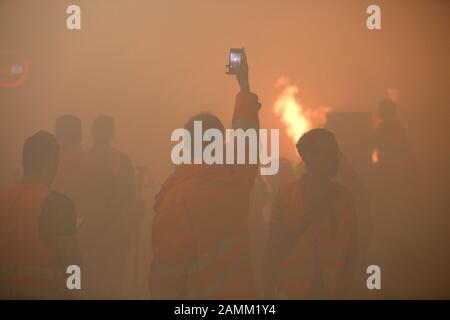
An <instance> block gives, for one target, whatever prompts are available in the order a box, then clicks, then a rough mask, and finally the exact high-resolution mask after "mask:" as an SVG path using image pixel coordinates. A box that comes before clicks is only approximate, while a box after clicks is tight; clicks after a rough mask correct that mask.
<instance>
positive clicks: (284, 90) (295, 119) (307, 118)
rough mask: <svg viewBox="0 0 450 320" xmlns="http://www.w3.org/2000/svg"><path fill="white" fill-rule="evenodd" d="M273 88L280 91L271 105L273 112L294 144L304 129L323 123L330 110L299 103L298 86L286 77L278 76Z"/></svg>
mask: <svg viewBox="0 0 450 320" xmlns="http://www.w3.org/2000/svg"><path fill="white" fill-rule="evenodd" d="M275 88H277V89H279V90H281V93H280V95H279V96H278V98H277V100H276V101H275V104H274V105H273V112H274V113H275V115H277V116H278V117H279V118H280V120H281V122H282V123H283V125H284V127H285V129H286V133H287V135H288V136H289V138H290V139H291V140H292V142H293V144H294V146H295V144H296V143H297V141H298V139H299V138H300V137H301V136H302V135H303V134H304V133H305V132H306V131H308V130H311V129H313V128H317V127H321V126H323V125H324V124H325V122H326V115H327V112H329V111H330V110H331V109H330V108H329V107H324V106H319V107H314V108H310V107H306V106H305V105H303V104H301V103H300V102H299V101H298V100H297V95H298V91H299V90H298V87H297V86H296V85H293V84H291V83H290V81H289V79H288V78H286V77H280V78H279V79H278V80H277V81H276V82H275Z"/></svg>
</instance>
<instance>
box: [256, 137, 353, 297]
mask: <svg viewBox="0 0 450 320" xmlns="http://www.w3.org/2000/svg"><path fill="white" fill-rule="evenodd" d="M297 150H298V152H299V154H300V156H301V157H302V159H303V161H304V162H305V165H306V169H307V171H306V173H305V174H304V175H303V176H302V177H301V178H300V179H298V180H297V181H294V182H292V183H289V184H287V185H285V186H284V187H281V188H280V190H279V192H278V194H277V196H276V198H275V200H274V203H273V208H272V215H271V218H270V222H269V236H268V240H267V247H266V254H265V263H264V279H265V285H264V286H265V296H266V297H267V298H271V299H273V298H281V299H319V298H322V299H323V298H340V297H343V296H344V294H345V291H346V287H347V286H348V284H349V283H350V281H351V274H352V268H353V267H354V264H355V261H356V260H355V255H356V250H355V249H356V235H355V214H354V209H353V200H352V196H351V194H350V193H349V191H348V190H347V189H345V188H344V187H342V186H340V185H339V184H337V183H336V182H334V181H333V177H334V176H335V175H336V172H337V168H338V164H339V154H340V152H339V148H338V145H337V142H336V139H335V137H334V135H333V133H331V132H330V131H328V130H326V129H313V130H311V131H308V132H307V133H305V134H304V135H303V136H302V137H301V138H300V139H299V141H298V143H297Z"/></svg>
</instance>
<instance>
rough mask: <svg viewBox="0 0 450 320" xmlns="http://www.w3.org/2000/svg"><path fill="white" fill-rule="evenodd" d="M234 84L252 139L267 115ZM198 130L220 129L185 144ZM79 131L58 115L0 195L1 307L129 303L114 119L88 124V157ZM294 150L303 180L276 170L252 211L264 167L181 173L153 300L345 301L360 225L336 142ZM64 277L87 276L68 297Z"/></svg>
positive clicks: (131, 216)
mask: <svg viewBox="0 0 450 320" xmlns="http://www.w3.org/2000/svg"><path fill="white" fill-rule="evenodd" d="M236 77H237V80H238V84H239V86H240V92H239V93H238V94H237V96H236V102H235V106H234V112H233V117H232V127H233V128H234V129H238V128H241V129H244V130H246V129H249V128H255V129H258V128H259V117H258V113H259V109H260V107H261V104H260V103H259V101H258V97H257V95H256V94H254V93H252V92H251V90H250V84H249V77H248V65H247V59H244V62H243V65H242V67H241V68H240V69H239V70H237V75H236ZM388 108H389V107H388ZM194 121H202V125H203V128H204V130H207V129H211V128H214V129H217V130H220V131H221V132H222V133H223V132H224V130H225V126H224V125H223V124H222V122H221V121H220V120H219V119H218V118H217V117H216V116H214V115H213V114H209V113H201V114H198V115H196V116H194V117H192V118H191V119H189V120H188V122H187V123H186V125H185V128H186V129H187V130H190V131H192V132H191V134H194V132H193V127H194V126H193V123H194ZM81 132H82V131H81V122H80V120H79V119H78V118H77V117H75V116H71V115H65V116H62V117H60V118H58V119H57V121H56V125H55V134H54V135H53V134H51V133H48V132H44V131H39V132H37V133H36V134H34V135H32V136H31V137H29V138H28V139H27V140H26V142H25V144H24V147H23V158H22V159H23V169H24V175H23V179H22V181H21V182H19V183H18V184H17V185H15V186H12V187H9V188H3V189H1V190H0V228H1V230H0V237H1V239H0V296H1V297H2V298H9V299H16V298H18V299H21V298H43V299H52V298H68V297H71V296H74V297H79V298H95V299H98V298H100V299H102V298H124V297H125V296H124V295H123V286H124V282H125V281H126V277H125V273H126V272H127V271H126V261H127V258H128V257H127V256H128V255H129V252H130V245H131V235H132V233H133V232H134V231H135V230H136V228H137V226H138V225H139V222H140V219H139V217H140V214H141V213H140V210H141V206H140V205H139V195H138V192H137V190H136V181H135V174H134V169H133V166H132V164H131V161H130V160H129V158H128V157H127V156H126V155H125V154H124V153H122V152H119V151H117V150H116V149H114V148H113V147H112V145H111V141H112V138H113V136H114V121H113V119H112V118H111V117H108V116H101V117H98V118H97V119H95V121H94V124H93V127H92V135H93V145H92V147H91V148H89V149H87V150H83V149H82V148H81V140H82V134H81ZM296 147H297V150H298V154H299V156H300V157H301V158H302V161H303V163H304V165H305V168H306V173H304V174H303V175H302V176H301V177H300V178H297V179H294V177H293V168H292V167H290V164H289V163H286V164H285V165H283V162H281V166H280V170H281V171H280V177H281V174H284V175H286V176H287V178H286V179H285V178H284V177H283V178H280V179H277V178H276V177H274V178H273V188H272V189H273V190H271V192H270V193H266V195H264V193H263V196H262V197H261V199H259V198H257V197H256V198H255V190H256V189H257V188H261V185H262V181H261V177H260V176H258V165H254V164H236V165H206V164H201V165H196V164H192V165H179V166H177V167H176V168H175V170H174V171H173V173H172V174H170V176H169V177H168V178H167V179H166V181H165V182H164V183H163V185H162V187H161V189H160V191H159V192H158V193H157V195H156V196H155V201H154V207H153V210H154V217H153V219H152V222H151V224H152V227H151V254H152V260H151V265H150V268H149V271H148V289H149V290H148V292H149V295H150V297H151V298H153V299H258V298H267V299H276V298H281V299H314V298H344V297H346V296H348V294H349V290H351V288H352V286H351V283H352V281H353V279H352V278H354V276H355V274H356V273H357V271H356V269H357V267H358V263H357V262H358V252H359V250H358V245H359V243H358V242H359V241H358V232H357V231H358V230H357V229H358V227H357V223H358V222H357V221H358V213H357V210H356V209H355V201H354V196H353V195H352V192H351V191H350V190H349V189H348V188H346V187H345V186H343V185H341V184H339V183H337V182H335V180H334V177H335V176H336V174H337V172H338V168H339V163H340V160H341V152H340V150H339V146H338V143H337V141H336V138H335V136H334V134H333V133H332V132H330V131H329V130H326V129H322V128H316V129H312V130H310V131H308V132H306V133H305V134H303V135H302V136H301V137H299V140H298V143H297V145H296ZM284 168H286V170H284ZM288 181H289V182H288ZM286 182H288V183H286ZM256 193H258V192H256ZM259 194H261V193H259ZM262 203H264V204H270V205H271V210H270V212H269V213H268V214H266V215H265V221H266V223H265V226H266V230H265V231H261V232H264V233H265V234H267V236H265V237H260V238H259V240H258V241H259V242H260V243H259V247H260V248H262V249H261V251H262V252H263V253H262V254H261V258H260V259H255V258H254V256H255V252H254V251H255V250H254V246H252V244H251V241H250V238H251V237H250V236H249V234H250V233H251V232H249V230H252V227H254V225H253V222H252V221H253V220H252V219H251V214H250V213H249V212H251V211H252V210H254V212H260V213H261V212H262V210H257V209H256V210H255V208H258V207H259V208H260V207H261V204H262ZM249 215H250V219H249ZM263 220H264V219H263ZM263 238H264V239H263ZM149 254H150V253H149ZM69 265H78V266H80V268H81V270H82V289H81V290H68V289H67V287H66V279H67V275H66V273H65V270H66V268H67V266H69ZM255 273H256V274H258V275H259V276H256V277H255Z"/></svg>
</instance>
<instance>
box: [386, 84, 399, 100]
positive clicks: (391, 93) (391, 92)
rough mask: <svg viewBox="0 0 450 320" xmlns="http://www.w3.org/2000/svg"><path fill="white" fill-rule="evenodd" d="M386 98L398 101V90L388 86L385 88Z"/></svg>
mask: <svg viewBox="0 0 450 320" xmlns="http://www.w3.org/2000/svg"><path fill="white" fill-rule="evenodd" d="M386 93H387V96H388V99H389V100H391V101H392V102H398V90H397V89H396V88H393V87H390V88H388V89H387V90H386Z"/></svg>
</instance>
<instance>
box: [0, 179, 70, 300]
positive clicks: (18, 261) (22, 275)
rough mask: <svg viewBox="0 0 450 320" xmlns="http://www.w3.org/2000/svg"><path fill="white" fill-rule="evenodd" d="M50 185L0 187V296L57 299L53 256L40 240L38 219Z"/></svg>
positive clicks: (57, 286)
mask: <svg viewBox="0 0 450 320" xmlns="http://www.w3.org/2000/svg"><path fill="white" fill-rule="evenodd" d="M48 194H49V188H48V187H47V186H45V185H42V184H38V183H26V182H22V183H19V184H17V185H16V186H14V187H11V188H5V189H1V190H0V297H1V298H3V299H5V298H6V299H29V298H32V299H49V298H57V297H58V293H59V292H58V291H59V290H60V289H61V283H62V282H61V281H60V278H59V270H58V268H57V261H56V255H55V254H54V253H53V252H52V251H51V250H50V249H49V247H48V246H47V245H46V244H45V243H44V242H43V241H42V239H41V237H40V234H39V218H40V214H41V210H42V204H43V202H44V201H45V199H46V198H47V196H48Z"/></svg>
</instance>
